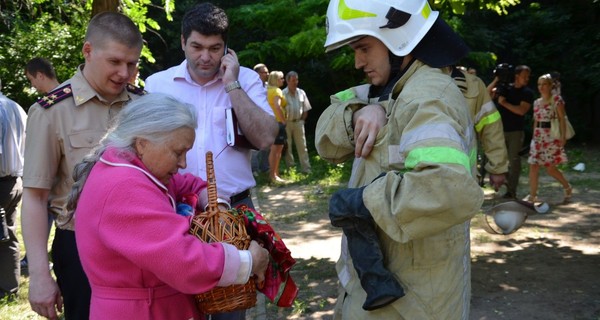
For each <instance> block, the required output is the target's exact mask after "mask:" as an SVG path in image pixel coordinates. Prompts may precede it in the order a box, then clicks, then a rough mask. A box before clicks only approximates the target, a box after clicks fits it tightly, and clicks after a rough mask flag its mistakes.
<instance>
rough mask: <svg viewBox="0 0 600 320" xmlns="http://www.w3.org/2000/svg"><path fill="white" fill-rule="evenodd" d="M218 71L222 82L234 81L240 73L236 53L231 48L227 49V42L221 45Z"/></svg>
mask: <svg viewBox="0 0 600 320" xmlns="http://www.w3.org/2000/svg"><path fill="white" fill-rule="evenodd" d="M220 73H221V79H223V83H224V84H228V83H231V82H233V81H236V80H237V79H238V75H239V73H240V63H239V61H238V58H237V54H236V53H235V51H233V50H232V49H229V47H228V46H227V44H225V45H224V46H223V57H222V58H221V68H220Z"/></svg>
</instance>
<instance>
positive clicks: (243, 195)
mask: <svg viewBox="0 0 600 320" xmlns="http://www.w3.org/2000/svg"><path fill="white" fill-rule="evenodd" d="M248 197H250V189H246V190H244V191H242V192H240V193H238V194H234V195H232V196H231V197H230V198H229V200H230V201H231V205H233V204H235V203H237V202H240V201H242V200H244V199H246V198H248Z"/></svg>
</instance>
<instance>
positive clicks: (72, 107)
mask: <svg viewBox="0 0 600 320" xmlns="http://www.w3.org/2000/svg"><path fill="white" fill-rule="evenodd" d="M82 70H83V66H80V67H79V68H78V70H77V73H76V74H75V75H74V76H73V77H72V78H71V79H69V80H67V81H65V82H64V83H62V84H61V85H60V86H59V87H58V88H57V89H55V90H53V91H52V92H50V93H48V95H46V96H45V97H43V98H42V99H40V100H39V101H38V102H36V103H35V104H34V105H33V106H31V108H30V109H29V115H28V120H27V140H26V143H25V167H24V170H23V187H27V188H41V189H49V190H50V195H49V199H48V200H49V204H48V205H49V210H50V212H51V213H52V214H53V215H54V216H55V217H56V223H57V226H58V227H59V228H61V229H66V230H73V227H74V226H73V222H72V221H70V220H69V219H68V216H67V212H66V210H65V209H64V207H65V205H66V202H67V196H68V194H69V192H70V191H71V186H72V185H73V176H72V172H73V168H74V167H75V165H76V164H78V163H79V162H80V161H81V160H82V159H83V157H84V156H85V155H87V154H88V153H89V152H90V151H91V150H92V149H93V148H94V147H95V146H96V145H97V144H98V142H99V141H100V139H101V138H102V137H103V136H104V134H105V133H106V131H107V130H108V127H109V124H110V123H111V121H112V120H113V119H114V117H115V116H116V115H117V114H118V112H119V111H120V110H121V108H122V107H123V105H124V103H125V102H127V101H129V100H131V99H135V98H137V97H139V92H138V94H136V93H133V92H130V91H129V90H125V91H123V92H122V93H121V95H120V96H119V97H118V98H117V99H116V100H115V101H114V102H112V103H109V102H107V101H106V100H104V99H103V98H101V97H100V95H99V94H98V93H97V92H96V91H95V90H94V89H93V88H92V87H91V86H90V85H89V83H88V82H87V80H86V79H85V78H84V76H83V73H82ZM135 91H136V92H137V90H135ZM42 105H44V106H42Z"/></svg>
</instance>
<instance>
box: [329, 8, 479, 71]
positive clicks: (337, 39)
mask: <svg viewBox="0 0 600 320" xmlns="http://www.w3.org/2000/svg"><path fill="white" fill-rule="evenodd" d="M326 23H327V24H326V27H327V39H326V40H325V52H329V51H332V50H335V49H337V48H339V47H342V46H344V45H346V44H349V43H351V42H354V41H356V40H358V39H360V38H361V37H364V36H372V37H375V38H377V39H379V40H380V41H381V42H382V43H383V44H384V45H385V46H386V47H387V48H388V49H389V50H390V52H392V54H393V55H395V56H399V57H403V56H406V55H408V54H409V53H412V55H413V56H414V57H415V58H417V59H419V60H421V61H423V62H425V63H427V64H428V65H430V66H432V67H434V68H440V67H445V66H449V65H452V64H455V63H456V62H457V61H458V60H459V59H460V58H462V57H464V56H465V55H466V54H467V53H468V52H469V48H468V47H467V45H466V44H465V43H464V41H463V40H462V39H461V38H460V37H459V36H458V35H457V34H456V33H455V32H454V31H453V30H452V28H450V27H449V26H448V25H447V24H446V23H445V22H444V20H443V19H442V18H441V17H439V12H437V11H433V10H431V7H430V6H429V3H428V2H427V0H331V1H330V2H329V7H328V8H327V22H326Z"/></svg>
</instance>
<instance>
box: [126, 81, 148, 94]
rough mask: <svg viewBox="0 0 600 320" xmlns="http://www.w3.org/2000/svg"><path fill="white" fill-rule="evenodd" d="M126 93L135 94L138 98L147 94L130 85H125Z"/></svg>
mask: <svg viewBox="0 0 600 320" xmlns="http://www.w3.org/2000/svg"><path fill="white" fill-rule="evenodd" d="M127 91H129V92H131V93H133V94H137V95H138V96H143V95H145V94H146V93H148V92H146V90H144V89H142V88H140V87H136V86H134V85H132V84H131V83H128V84H127Z"/></svg>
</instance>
